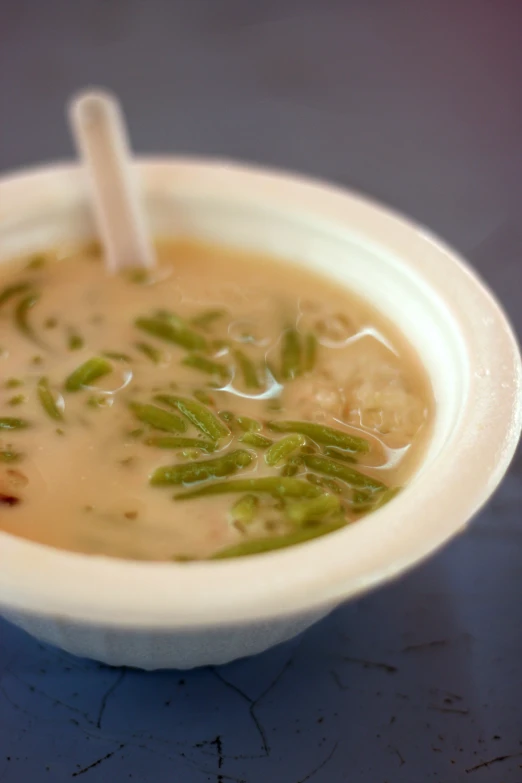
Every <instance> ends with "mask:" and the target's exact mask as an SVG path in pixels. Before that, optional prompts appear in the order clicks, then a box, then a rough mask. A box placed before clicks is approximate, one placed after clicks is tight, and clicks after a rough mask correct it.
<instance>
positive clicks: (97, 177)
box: [69, 91, 155, 272]
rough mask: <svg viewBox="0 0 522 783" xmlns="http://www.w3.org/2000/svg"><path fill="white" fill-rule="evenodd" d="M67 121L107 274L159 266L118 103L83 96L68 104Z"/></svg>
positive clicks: (107, 97) (99, 95)
mask: <svg viewBox="0 0 522 783" xmlns="http://www.w3.org/2000/svg"><path fill="white" fill-rule="evenodd" d="M69 118H70V123H71V128H72V131H73V135H74V138H75V141H76V146H77V148H78V151H79V153H80V156H81V158H82V159H83V161H84V163H85V166H86V169H87V171H88V174H89V178H90V181H91V187H92V194H93V205H94V213H95V218H96V222H97V225H98V231H99V235H100V240H101V242H102V245H103V249H104V251H105V252H104V255H105V263H106V266H107V270H108V271H109V272H117V271H118V270H121V269H124V268H125V267H141V268H144V269H150V268H151V267H153V266H154V264H155V257H154V250H153V247H152V244H151V241H150V238H149V236H148V232H147V230H146V225H145V216H144V214H143V209H142V205H141V202H140V199H139V196H138V188H137V183H136V180H135V177H134V172H133V171H132V169H131V163H130V160H131V155H130V152H129V144H128V141H127V134H126V130H125V122H124V119H123V114H122V111H121V109H120V106H119V103H118V101H117V100H116V98H114V97H112V96H111V95H108V94H107V93H104V92H98V91H96V92H84V93H81V94H80V95H78V96H76V97H75V98H73V100H72V101H71V103H70V106H69Z"/></svg>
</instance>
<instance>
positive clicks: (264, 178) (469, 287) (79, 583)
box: [0, 156, 522, 628]
mask: <svg viewBox="0 0 522 783" xmlns="http://www.w3.org/2000/svg"><path fill="white" fill-rule="evenodd" d="M136 167H137V170H138V172H139V176H140V178H141V179H142V181H143V184H144V185H145V187H146V188H147V189H149V188H152V189H155V188H156V189H159V190H161V189H163V190H165V189H166V188H167V189H168V188H170V189H171V190H172V186H173V184H175V186H176V187H183V186H184V187H188V188H191V189H194V192H198V193H199V192H200V191H201V192H203V191H205V190H207V189H208V188H218V189H219V188H220V187H221V188H223V190H224V192H227V193H230V192H232V193H235V197H236V199H238V198H239V197H240V193H242V194H243V195H244V194H246V193H247V192H248V194H249V196H253V195H254V194H255V200H256V202H257V200H258V199H260V198H263V199H265V200H266V201H267V202H270V203H271V204H274V205H275V207H277V206H278V205H281V206H284V205H286V208H288V206H289V205H291V207H292V210H301V211H302V213H303V214H304V215H307V216H308V217H313V218H314V219H321V220H326V221H327V222H328V223H329V224H330V225H335V226H336V227H337V228H341V229H342V228H344V229H345V230H347V231H350V232H351V233H353V231H354V226H357V229H358V230H362V231H363V233H364V232H365V231H366V233H367V234H368V235H369V236H370V237H375V238H376V239H377V240H378V242H379V244H381V245H382V244H384V245H385V246H386V248H390V249H391V250H392V251H393V253H394V254H396V255H398V256H399V257H400V258H401V261H403V262H404V263H405V264H406V265H410V266H413V265H414V266H415V271H416V272H417V273H419V272H420V274H421V276H422V278H423V279H424V280H425V281H426V282H427V283H428V284H429V285H430V286H432V287H435V289H436V290H437V291H438V293H439V294H440V295H441V296H442V297H443V298H444V299H446V300H448V281H451V288H452V291H453V295H454V297H455V298H456V301H459V302H462V301H464V300H463V297H467V298H466V299H465V301H466V303H467V308H468V312H467V315H466V322H465V321H464V318H463V317H462V316H459V310H458V307H455V306H453V315H454V317H455V318H456V319H457V323H458V325H459V327H460V328H461V329H462V333H463V335H464V337H465V344H466V350H467V355H468V358H469V362H470V373H471V374H472V377H473V378H475V379H477V378H478V377H479V376H480V382H476V383H474V385H473V389H472V394H471V395H470V397H469V399H468V400H467V402H466V405H465V408H464V413H463V416H462V420H461V421H460V423H459V426H458V428H457V430H458V431H457V432H455V433H454V437H453V438H452V444H453V450H452V452H451V454H449V455H446V456H445V460H444V462H441V461H440V460H436V461H435V463H434V464H433V465H431V466H428V467H427V468H426V470H425V471H424V472H423V473H422V475H421V476H419V478H418V480H417V479H416V480H415V482H414V483H413V484H412V485H410V486H409V487H408V488H407V489H406V490H405V491H404V492H403V493H401V495H400V496H399V497H398V498H396V499H395V500H394V502H393V503H392V504H390V505H389V506H386V507H384V508H382V509H381V510H379V511H377V512H375V513H374V514H372V515H371V516H370V517H367V518H365V520H364V523H363V524H360V525H359V524H358V525H354V526H350V527H347V528H345V529H343V530H341V531H338V532H336V533H332V534H330V535H328V536H326V537H324V538H321V539H316V540H315V541H313V542H310V543H307V544H302V545H300V546H297V547H293V548H290V549H287V550H280V551H277V552H272V553H268V554H265V555H260V556H254V557H249V558H244V559H238V560H227V561H213V562H195V563H189V564H176V563H155V562H154V563H148V562H136V561H127V560H117V559H114V558H107V557H98V556H91V555H81V554H75V553H70V552H65V551H61V550H56V549H54V548H51V547H48V546H44V545H41V544H36V543H33V542H29V541H27V540H24V539H20V538H17V537H15V536H12V535H9V534H6V533H0V607H2V608H3V610H5V611H7V612H17V611H22V612H29V613H32V614H42V615H54V616H56V615H58V616H60V617H63V618H69V619H71V620H74V621H76V622H79V623H95V624H104V625H110V626H114V627H140V628H141V627H156V628H173V627H188V626H215V625H218V624H220V623H223V622H229V623H245V622H247V621H248V620H251V619H252V618H255V619H257V620H259V619H271V618H275V617H278V616H284V615H289V614H293V613H297V612H307V611H314V610H316V609H318V608H320V607H323V606H327V605H334V604H335V603H337V602H339V601H340V600H343V599H344V598H347V597H351V596H354V595H357V594H359V593H361V592H362V591H365V590H367V589H369V588H370V587H373V586H376V585H377V584H379V583H381V582H384V581H387V580H388V579H390V578H392V577H394V576H396V575H398V574H399V573H401V572H403V571H405V570H406V569H408V568H410V567H412V566H413V565H414V564H415V563H417V562H419V561H421V560H422V559H424V558H425V557H427V556H428V555H429V554H431V553H432V552H434V551H435V550H437V549H438V548H440V547H441V546H442V545H443V544H444V543H445V542H446V541H448V540H449V539H450V538H451V537H452V536H454V535H455V534H457V533H458V532H459V531H461V530H462V529H463V528H464V526H465V525H466V523H467V522H468V521H469V520H470V519H471V517H472V516H473V515H474V514H475V513H476V512H477V511H478V509H479V508H480V507H481V506H482V505H483V504H484V503H485V502H486V501H487V499H488V498H489V497H490V495H491V494H492V493H493V492H494V490H495V489H496V487H497V486H498V484H499V483H500V481H501V479H502V477H503V475H504V473H505V472H506V470H507V468H508V466H509V463H510V461H511V459H512V457H513V454H514V452H515V449H516V445H517V442H518V438H519V436H520V431H521V428H522V398H521V389H522V365H521V358H520V353H519V348H518V345H517V340H516V337H515V335H514V332H513V330H512V328H511V326H510V324H509V322H508V320H507V318H506V316H505V314H504V313H503V311H502V309H501V307H500V305H499V304H498V303H497V301H496V299H495V298H494V296H493V295H492V293H491V292H490V291H489V289H488V288H487V286H486V285H485V284H484V283H483V282H482V281H481V280H480V278H479V277H478V276H477V275H476V273H475V272H474V271H472V270H471V269H470V267H469V266H468V265H467V263H466V262H465V261H464V260H463V259H462V258H461V256H460V255H459V254H458V253H456V252H455V251H454V250H452V249H450V248H449V247H448V246H447V245H446V244H445V243H444V242H442V241H441V240H439V239H438V238H436V237H435V236H434V235H432V234H431V232H429V231H427V230H426V229H425V228H424V227H423V226H420V225H418V224H416V223H414V222H412V221H411V220H409V219H408V218H405V217H403V216H402V215H400V214H398V213H396V212H394V211H392V210H390V209H388V208H387V207H384V206H382V205H380V204H378V203H376V202H374V201H372V200H370V199H368V198H366V197H364V196H361V195H359V194H357V193H355V192H353V191H351V190H348V189H345V188H340V187H338V186H336V185H332V184H329V183H325V182H323V181H321V180H318V179H312V178H309V177H304V176H300V175H298V174H294V173H289V172H286V171H284V170H281V169H278V170H275V169H269V168H264V167H259V166H253V165H250V164H244V163H236V162H231V161H224V160H220V159H213V158H209V159H205V158H190V157H185V156H183V157H177V156H169V157H143V158H138V159H137V161H136ZM28 188H32V189H35V190H38V189H39V192H41V193H45V192H49V193H52V194H54V195H57V196H59V197H61V198H66V197H67V196H72V195H73V194H79V193H80V192H83V191H84V181H83V175H82V172H81V170H80V168H79V166H78V165H77V164H67V163H58V164H49V165H45V166H39V167H34V168H30V169H24V170H21V171H18V172H15V173H13V174H5V175H3V176H2V177H1V178H0V205H2V204H9V207H8V209H9V210H14V211H15V212H16V210H17V209H18V210H21V211H22V212H23V209H24V195H25V196H26V195H27V189H28ZM365 227H366V229H365ZM414 259H415V261H414ZM473 316H475V317H473ZM469 321H471V322H473V328H470V326H469ZM463 466H464V467H463ZM456 468H459V469H460V472H456ZM435 470H437V482H435V483H434V482H433V480H432V482H431V484H430V481H429V479H430V475H431V476H432V478H433V473H434V471H435ZM441 486H443V487H444V492H442V493H441V492H440V487H441ZM420 500H422V503H423V511H422V523H421V524H419V523H418V519H419V515H418V508H419V501H420ZM397 531H399V533H400V535H399V536H396V535H395V533H396V532H397ZM376 542H377V543H376ZM64 585H67V589H66V590H64ZM93 585H96V588H94V587H93ZM238 585H239V586H242V585H246V586H247V587H245V588H241V587H240V588H239V589H238ZM180 596H182V600H180V599H179V597H180Z"/></svg>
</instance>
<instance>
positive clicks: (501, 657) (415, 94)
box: [0, 0, 522, 783]
mask: <svg viewBox="0 0 522 783" xmlns="http://www.w3.org/2000/svg"><path fill="white" fill-rule="evenodd" d="M521 30H522V3H521V2H520V1H519V0H147V2H144V0H75V1H74V2H71V0H0V170H1V172H2V173H4V172H6V171H8V170H11V169H15V168H19V167H23V166H30V165H34V164H36V163H40V162H42V161H46V162H49V161H53V160H56V159H63V158H71V157H72V154H73V151H72V145H71V142H70V139H69V136H68V129H67V126H66V122H65V117H64V106H65V103H66V101H67V99H68V98H69V96H70V95H71V93H72V92H74V91H75V90H77V89H79V88H83V87H85V86H89V85H101V86H105V87H108V88H110V89H112V90H114V91H115V92H116V93H117V94H118V95H119V96H120V98H121V99H122V101H123V104H124V106H125V109H126V112H127V116H128V120H129V124H130V127H131V132H132V140H133V146H134V149H135V151H136V152H137V153H140V154H141V153H155V154H156V153H181V154H185V153H188V154H195V155H216V156H221V157H231V158H238V159H244V160H250V161H255V162H258V163H262V164H267V165H270V166H281V167H284V168H289V169H294V170H297V171H299V172H302V173H306V174H311V175H313V176H318V177H322V178H326V179H329V180H333V181H335V182H338V183H341V184H342V185H346V186H350V187H353V188H355V189H357V190H360V191H362V192H364V193H366V194H368V195H370V196H371V197H374V198H377V199H380V200H383V201H385V202H387V203H388V204H390V205H392V206H393V207H394V208H395V209H398V210H401V211H403V212H405V213H407V214H409V215H410V216H412V217H413V218H415V219H416V220H417V221H420V222H422V223H424V224H426V225H427V226H429V227H430V229H432V230H434V231H436V232H437V233H439V234H440V235H441V236H442V237H443V238H444V239H446V240H447V241H448V242H450V243H451V244H453V245H454V246H455V247H456V248H457V249H458V250H460V251H461V252H462V253H463V254H464V255H465V256H466V257H467V258H468V259H469V261H470V262H471V264H472V265H473V266H474V267H475V268H476V269H477V270H478V271H479V272H480V273H481V274H482V276H483V277H484V278H485V279H486V280H487V282H488V283H489V285H490V286H491V287H492V288H493V290H494V291H495V292H496V293H497V295H498V296H499V297H500V299H501V300H502V302H503V304H504V305H505V307H506V308H507V310H508V312H509V314H510V316H511V318H512V320H513V322H514V324H515V326H516V328H517V329H518V331H519V332H520V330H521V328H522V307H521V304H522V294H521V291H522V268H521V257H522V219H521V218H522V209H521V204H522V154H521V139H522V89H521V87H522V84H521V82H522V45H521ZM0 207H1V205H0ZM521 480H522V460H521V459H520V456H518V458H517V459H515V462H514V464H513V466H512V469H511V471H510V474H509V475H508V477H507V479H506V481H505V483H504V484H503V487H502V489H501V490H500V491H499V493H498V494H497V495H496V497H495V499H494V500H493V501H492V503H490V505H489V507H488V508H487V509H486V510H485V511H484V512H483V513H482V514H481V515H480V516H479V518H478V519H477V520H476V521H475V522H474V523H473V526H472V527H471V529H470V530H469V531H468V532H467V533H466V534H465V535H464V536H462V537H461V538H459V539H458V540H456V541H455V542H453V543H452V544H451V545H450V546H449V547H447V548H446V549H445V550H444V551H443V552H442V553H440V554H439V555H438V556H436V557H435V558H433V559H432V560H430V561H429V562H428V563H426V564H425V565H423V566H421V567H420V568H418V569H416V570H415V571H414V572H413V573H411V574H409V575H408V576H406V577H405V578H404V579H402V580H401V581H400V582H397V583H395V584H393V585H391V586H387V587H385V588H383V589H382V590H380V591H378V592H377V593H374V594H371V595H369V596H367V597H365V598H363V599H362V600H360V601H358V602H356V603H353V604H350V605H348V606H346V607H344V608H342V609H341V610H339V611H337V612H336V613H334V614H333V615H332V616H331V617H330V618H328V619H327V620H326V621H325V622H323V623H322V624H321V625H319V626H318V627H316V628H315V629H312V631H311V632H309V633H307V634H306V635H305V636H304V637H302V638H301V639H299V640H297V641H296V642H293V643H291V644H290V645H285V646H283V647H281V648H278V649H277V650H274V651H272V652H269V653H267V654H265V655H263V656H261V657H259V658H256V659H252V660H249V661H242V662H239V663H236V664H232V665H231V666H228V667H225V668H223V669H219V670H206V671H201V672H194V673H188V674H185V675H184V674H178V673H157V674H153V675H144V674H140V673H138V672H130V671H127V672H125V671H124V672H118V671H113V670H110V669H107V668H104V667H99V666H97V665H95V664H91V663H88V662H84V661H78V660H75V659H71V658H68V657H67V656H66V655H64V654H61V653H58V652H57V651H54V650H52V649H50V648H45V647H42V646H40V645H38V644H37V643H36V642H33V641H31V640H30V639H28V638H26V637H25V636H24V635H23V634H22V632H20V631H17V630H14V629H12V628H11V627H9V626H8V625H7V624H5V623H2V622H1V621H0V781H1V782H2V783H19V781H20V783H21V782H22V781H24V783H25V781H29V780H30V781H31V783H40V781H58V783H61V781H66V780H70V779H71V778H74V777H76V776H79V775H82V776H83V775H84V774H85V775H88V776H89V778H88V780H89V781H93V783H100V782H102V781H113V780H118V781H120V780H126V779H131V778H132V779H134V780H139V781H142V780H152V779H154V780H156V781H158V783H163V781H170V780H176V781H178V780H179V781H183V783H203V782H204V781H217V783H225V781H236V782H237V783H240V782H241V781H243V783H265V782H266V781H268V780H274V781H277V783H279V781H280V782H281V783H305V781H308V780H310V781H313V783H348V781H349V783H359V782H361V783H399V782H400V783H420V781H429V780H433V781H435V780H436V781H440V782H441V783H454V782H455V783H460V781H464V780H468V779H469V781H470V783H489V782H490V781H491V782H492V783H521V781H522V625H521V622H520V617H521V614H520V595H521V593H522V528H521V524H520V509H521V501H522V484H521ZM86 783H87V778H86Z"/></svg>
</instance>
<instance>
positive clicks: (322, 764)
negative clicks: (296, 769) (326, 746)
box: [296, 742, 339, 783]
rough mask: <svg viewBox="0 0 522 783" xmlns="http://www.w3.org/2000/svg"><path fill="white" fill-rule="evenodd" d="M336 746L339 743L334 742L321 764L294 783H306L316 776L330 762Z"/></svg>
mask: <svg viewBox="0 0 522 783" xmlns="http://www.w3.org/2000/svg"><path fill="white" fill-rule="evenodd" d="M338 745H339V742H335V743H334V745H333V747H332V749H331V751H330V753H329V754H328V755H327V756H326V757H325V758H324V759H323V760H322V761H321V763H320V764H319V765H318V766H317V767H315V769H313V770H312V771H311V772H309V773H308V775H306V776H305V777H304V778H301V779H300V780H298V781H296V783H306V781H307V780H310V779H311V778H313V776H314V775H315V774H317V772H320V771H321V770H322V769H323V768H324V767H325V766H326V765H327V764H328V762H329V761H331V760H332V758H333V756H334V753H335V751H336V750H337V747H338Z"/></svg>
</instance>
